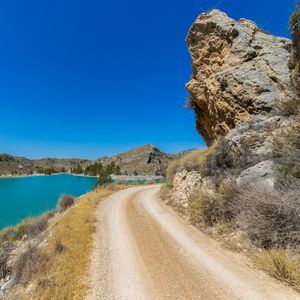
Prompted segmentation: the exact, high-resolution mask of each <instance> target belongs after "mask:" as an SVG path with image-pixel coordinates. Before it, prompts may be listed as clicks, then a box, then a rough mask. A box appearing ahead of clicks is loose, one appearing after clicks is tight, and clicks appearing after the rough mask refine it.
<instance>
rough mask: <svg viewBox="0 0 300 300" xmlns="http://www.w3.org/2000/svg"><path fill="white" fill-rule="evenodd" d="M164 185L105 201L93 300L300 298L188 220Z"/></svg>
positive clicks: (90, 296) (95, 260)
mask: <svg viewBox="0 0 300 300" xmlns="http://www.w3.org/2000/svg"><path fill="white" fill-rule="evenodd" d="M159 189H160V187H159V186H157V185H156V186H155V185H154V186H153V185H152V186H145V187H135V188H130V189H126V190H122V191H119V192H116V193H114V194H113V195H112V196H111V197H109V198H108V199H107V200H105V201H103V202H102V203H101V204H100V205H99V209H98V212H97V214H98V215H97V217H98V223H97V230H96V233H95V240H94V251H93V253H92V257H91V266H90V270H89V282H90V290H89V293H88V295H87V297H86V299H88V300H90V299H128V300H135V299H139V300H142V299H205V300H206V299H207V300H210V299H233V300H234V299H249V300H250V299H251V300H263V299H270V300H271V299H272V300H273V299H274V300H277V299H278V300H282V299H287V300H289V299H293V300H294V299H300V296H299V294H297V293H296V292H294V291H293V290H292V289H290V288H288V287H286V286H284V285H283V284H279V283H278V282H276V281H275V280H273V279H272V278H269V277H268V276H267V275H266V274H264V273H263V272H261V271H259V270H255V269H253V268H252V267H251V264H250V262H249V261H248V260H247V258H245V257H244V256H242V255H241V254H238V253H234V252H231V251H229V250H226V249H224V248H222V247H221V246H220V245H219V243H218V242H216V241H215V240H213V239H211V238H209V237H207V236H205V235H204V234H202V233H201V232H199V231H198V230H196V229H195V228H194V227H192V226H190V225H189V224H187V223H186V222H185V221H184V220H182V219H181V218H180V217H179V216H178V215H176V214H175V213H174V212H173V211H172V209H171V208H169V207H167V206H166V205H165V204H163V203H162V202H161V201H160V200H159V199H158V195H159Z"/></svg>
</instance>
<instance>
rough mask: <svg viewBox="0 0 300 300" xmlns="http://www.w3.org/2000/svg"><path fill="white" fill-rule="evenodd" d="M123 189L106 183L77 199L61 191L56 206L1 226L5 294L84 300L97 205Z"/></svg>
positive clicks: (1, 277)
mask: <svg viewBox="0 0 300 300" xmlns="http://www.w3.org/2000/svg"><path fill="white" fill-rule="evenodd" d="M121 188H123V187H122V186H121V185H110V184H106V185H105V186H101V187H100V186H99V187H97V188H96V189H95V190H94V191H92V192H90V193H88V194H86V195H84V196H82V197H80V198H78V199H76V198H74V197H72V196H69V195H63V196H62V197H61V198H60V199H59V201H58V204H57V208H56V209H55V210H54V211H51V212H47V213H45V214H43V215H42V216H39V217H36V218H28V219H26V220H24V221H22V222H21V223H20V224H18V225H16V226H14V227H10V228H7V229H5V230H2V231H0V280H5V281H7V280H8V281H7V282H8V286H9V287H8V288H7V291H5V292H7V293H6V294H5V295H6V296H7V299H15V298H16V297H18V295H22V299H45V300H46V299H49V300H50V299H83V297H84V293H85V290H86V288H87V286H86V282H85V280H84V278H85V274H86V270H87V268H88V264H89V253H90V251H91V247H92V239H93V233H94V231H95V224H94V223H95V221H96V216H95V210H96V207H97V205H98V203H99V202H100V201H101V200H103V199H104V198H105V197H107V196H108V195H109V194H110V193H111V192H112V191H115V190H118V189H121ZM24 295H25V296H24Z"/></svg>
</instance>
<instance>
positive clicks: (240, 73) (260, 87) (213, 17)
mask: <svg viewBox="0 0 300 300" xmlns="http://www.w3.org/2000/svg"><path fill="white" fill-rule="evenodd" d="M186 41H187V45H188V48H189V51H190V54H191V59H192V77H191V80H190V81H189V83H188V84H187V85H186V87H187V89H188V91H189V93H190V95H191V97H190V105H191V106H192V108H193V109H194V110H195V112H196V116H197V126H196V127H197V130H198V132H199V133H200V134H201V136H202V137H203V138H204V140H205V141H206V142H207V144H208V145H211V144H212V143H213V142H214V141H215V140H216V139H217V138H218V137H220V136H225V135H226V134H227V133H228V132H229V131H230V129H233V128H236V127H237V126H239V125H240V124H242V123H244V124H245V122H248V123H249V121H250V120H251V119H256V120H258V121H257V122H259V123H261V122H266V119H267V118H269V117H270V116H274V115H277V114H278V103H280V102H282V101H289V99H291V98H293V97H294V92H293V89H292V85H291V79H290V69H289V58H290V51H291V41H290V40H288V39H286V38H281V37H274V36H272V35H271V34H269V33H267V32H264V31H263V30H261V29H260V28H258V27H257V25H256V24H255V23H254V22H252V21H249V20H246V19H240V20H239V21H236V20H233V19H231V18H230V17H228V16H227V15H226V14H225V13H223V12H221V11H218V10H213V11H211V12H209V13H203V14H201V15H200V16H199V17H198V18H197V19H196V21H195V22H194V24H193V25H192V26H191V28H190V30H189V33H188V35H187V39H186ZM257 122H255V123H257ZM269 122H272V123H275V125H278V123H280V120H277V119H273V120H272V121H271V120H270V121H269Z"/></svg>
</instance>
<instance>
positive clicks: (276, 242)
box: [231, 181, 300, 249]
mask: <svg viewBox="0 0 300 300" xmlns="http://www.w3.org/2000/svg"><path fill="white" fill-rule="evenodd" d="M231 208H232V210H233V211H234V212H235V213H236V214H237V215H238V217H237V224H238V226H239V228H241V229H242V230H243V232H245V233H246V235H247V237H248V238H249V239H250V240H251V241H252V242H253V243H254V244H255V245H257V246H259V247H262V248H265V249H270V248H274V247H275V248H297V247H299V245H300V182H299V181H295V182H293V183H292V184H290V185H288V186H284V185H280V187H278V188H277V189H275V190H266V189H262V188H258V187H257V188H256V189H255V190H254V189H249V188H247V187H244V188H243V189H242V190H241V191H240V192H239V193H238V194H237V195H236V198H235V201H233V202H232V203H231Z"/></svg>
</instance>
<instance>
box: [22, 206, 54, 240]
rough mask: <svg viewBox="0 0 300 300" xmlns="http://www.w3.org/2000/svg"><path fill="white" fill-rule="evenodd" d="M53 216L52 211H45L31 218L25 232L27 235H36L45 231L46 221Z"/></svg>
mask: <svg viewBox="0 0 300 300" xmlns="http://www.w3.org/2000/svg"><path fill="white" fill-rule="evenodd" d="M53 216H54V212H47V213H45V214H43V215H41V216H39V217H37V218H33V219H32V220H31V223H30V225H29V227H28V231H27V234H28V235H29V236H31V237H32V236H37V235H38V234H40V233H41V232H43V231H45V230H46V229H47V227H48V221H49V219H50V218H52V217H53Z"/></svg>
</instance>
